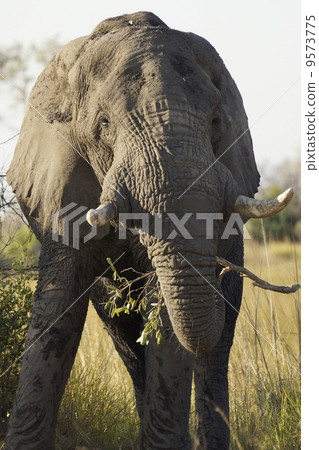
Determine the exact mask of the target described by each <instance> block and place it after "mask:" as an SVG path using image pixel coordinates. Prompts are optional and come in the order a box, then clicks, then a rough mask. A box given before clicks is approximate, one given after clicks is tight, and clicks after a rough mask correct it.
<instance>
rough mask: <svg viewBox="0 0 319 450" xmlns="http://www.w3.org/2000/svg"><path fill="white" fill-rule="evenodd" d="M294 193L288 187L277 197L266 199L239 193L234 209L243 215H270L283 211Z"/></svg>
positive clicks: (258, 216) (259, 216)
mask: <svg viewBox="0 0 319 450" xmlns="http://www.w3.org/2000/svg"><path fill="white" fill-rule="evenodd" d="M293 195H294V191H293V189H292V188H289V189H287V190H286V191H285V192H283V193H282V194H280V195H278V196H277V197H273V198H269V199H266V200H256V199H254V198H249V197H245V196H244V195H239V196H238V197H237V200H236V202H235V205H234V211H235V212H237V213H239V214H240V215H241V216H243V217H257V218H261V217H269V216H274V215H275V214H277V213H279V212H280V211H282V210H283V209H284V208H285V207H286V206H287V205H288V203H289V202H290V200H291V199H292V197H293Z"/></svg>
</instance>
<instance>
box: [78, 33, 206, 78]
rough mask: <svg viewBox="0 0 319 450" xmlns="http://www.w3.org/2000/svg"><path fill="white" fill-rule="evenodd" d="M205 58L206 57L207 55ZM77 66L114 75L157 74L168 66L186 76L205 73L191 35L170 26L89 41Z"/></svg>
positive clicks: (101, 74) (94, 73) (94, 74)
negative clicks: (196, 54)
mask: <svg viewBox="0 0 319 450" xmlns="http://www.w3.org/2000/svg"><path fill="white" fill-rule="evenodd" d="M204 59H205V58H204ZM77 66H78V69H80V70H81V69H82V71H83V69H84V70H85V69H87V76H90V75H91V76H92V77H94V78H99V77H101V78H105V76H109V77H111V78H112V79H113V78H114V79H116V78H119V77H121V78H123V77H127V78H128V79H129V80H130V81H136V78H137V77H139V76H141V75H143V76H144V77H150V78H152V77H154V75H156V73H157V72H158V71H161V72H162V73H163V72H165V69H167V71H168V72H170V75H172V74H173V73H174V72H175V73H177V74H178V75H179V76H182V77H187V76H190V75H192V74H193V73H194V72H197V73H196V76H197V77H198V76H199V75H202V76H203V75H205V76H206V78H209V74H208V73H206V74H205V70H203V67H200V63H199V61H198V60H197V59H196V56H195V54H194V53H193V50H192V45H191V40H190V38H189V37H188V36H187V35H186V34H185V33H182V32H179V31H176V30H170V29H158V28H152V27H151V28H145V29H143V28H142V29H139V28H137V29H134V30H131V29H130V28H129V29H124V30H123V29H122V30H119V31H118V32H116V33H110V34H107V35H104V36H102V37H101V38H100V39H98V40H97V41H96V42H94V41H93V42H89V43H88V45H87V47H86V51H85V52H84V53H83V54H82V56H81V57H80V59H79V61H78V65H77Z"/></svg>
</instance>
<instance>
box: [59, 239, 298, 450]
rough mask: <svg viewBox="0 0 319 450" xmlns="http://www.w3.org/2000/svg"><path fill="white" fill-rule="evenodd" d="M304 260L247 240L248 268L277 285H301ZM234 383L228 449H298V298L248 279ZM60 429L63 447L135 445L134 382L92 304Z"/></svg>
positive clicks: (280, 245) (285, 247) (277, 245)
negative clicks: (265, 289)
mask: <svg viewBox="0 0 319 450" xmlns="http://www.w3.org/2000/svg"><path fill="white" fill-rule="evenodd" d="M299 261H300V245H299V244H293V243H291V242H289V241H287V242H272V243H267V244H266V245H265V244H258V243H257V242H255V241H253V240H246V244H245V267H247V268H248V269H250V270H252V271H253V272H254V273H256V275H258V276H260V277H261V278H264V279H266V280H267V281H270V282H272V283H273V284H279V285H287V284H292V283H295V282H299V281H300V267H299ZM229 385H230V407H231V421H230V429H231V449H237V448H239V449H240V448H242V449H265V450H266V449H289V450H291V449H298V448H300V294H299V292H297V293H295V294H290V295H285V294H277V293H273V292H270V291H264V290H261V289H259V288H256V287H254V286H253V285H252V282H251V281H250V280H247V279H245V282H244V296H243V303H242V308H241V313H240V316H239V320H238V322H237V327H236V336H235V341H234V345H233V348H232V351H231V359H230V369H229ZM193 414H194V413H193ZM192 419H193V417H191V420H190V423H191V424H192V423H193V420H192ZM57 430H58V431H57V448H59V449H67V448H76V447H78V448H82V449H83V448H90V449H91V448H92V449H93V448H94V449H108V450H112V449H135V448H137V447H138V445H137V443H138V417H137V414H136V411H135V408H134V396H133V387H132V383H131V380H130V378H129V376H128V374H127V372H126V369H125V368H124V366H123V364H122V362H121V360H120V359H119V357H118V356H117V353H116V351H115V349H114V347H113V345H112V343H111V341H110V339H109V338H108V336H107V335H106V333H105V331H104V329H103V326H102V324H101V323H100V321H99V319H98V318H97V316H96V314H95V311H94V310H93V307H91V306H90V309H89V313H88V318H87V321H86V324H85V329H84V333H83V336H82V340H81V344H80V348H79V351H78V354H77V358H76V364H75V366H74V368H73V370H72V374H71V378H70V380H69V382H68V385H67V389H66V392H65V395H64V398H63V402H62V406H61V410H60V415H59V423H58V429H57Z"/></svg>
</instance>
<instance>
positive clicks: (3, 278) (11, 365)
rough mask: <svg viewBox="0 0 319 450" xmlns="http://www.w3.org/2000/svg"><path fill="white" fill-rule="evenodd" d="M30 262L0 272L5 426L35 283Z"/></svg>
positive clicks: (0, 395)
mask: <svg viewBox="0 0 319 450" xmlns="http://www.w3.org/2000/svg"><path fill="white" fill-rule="evenodd" d="M32 262H33V261H32V260H31V259H30V257H27V256H26V257H25V258H24V260H22V261H19V262H14V263H13V264H12V267H11V270H10V271H9V272H6V273H3V270H1V271H0V376H1V377H0V420H1V422H6V420H7V418H8V416H9V414H10V411H11V408H12V404H13V400H14V396H15V392H16V388H17V383H18V376H19V371H20V367H21V355H22V352H23V350H24V341H25V336H26V332H27V326H28V321H29V317H30V311H31V306H32V298H33V289H32V287H33V286H32V284H34V282H35V280H36V274H35V271H33V270H32V267H31V265H32Z"/></svg>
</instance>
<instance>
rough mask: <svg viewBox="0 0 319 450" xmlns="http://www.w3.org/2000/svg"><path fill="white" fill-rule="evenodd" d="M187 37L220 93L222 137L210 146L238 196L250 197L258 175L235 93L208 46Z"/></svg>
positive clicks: (249, 139)
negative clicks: (237, 190)
mask: <svg viewBox="0 0 319 450" xmlns="http://www.w3.org/2000/svg"><path fill="white" fill-rule="evenodd" d="M188 36H189V39H190V41H191V46H192V49H193V52H194V57H195V59H196V61H197V63H198V64H199V65H200V66H201V67H202V69H203V70H204V71H205V72H206V73H207V75H208V76H209V77H210V79H211V81H212V83H213V84H214V86H215V87H216V88H217V89H218V90H219V91H220V94H221V120H222V130H223V136H222V138H221V141H220V142H219V143H218V144H217V145H216V144H215V145H214V146H213V147H214V153H215V156H216V158H218V160H219V161H220V162H222V163H223V164H224V165H225V166H226V167H227V168H228V169H229V170H230V172H231V173H232V175H233V177H234V179H235V180H236V181H237V183H238V185H239V189H240V193H241V194H243V195H246V196H248V197H254V195H255V193H256V192H257V190H258V186H259V180H260V175H259V173H258V170H257V166H256V161H255V156H254V152H253V144H252V139H251V135H250V131H249V127H248V120H247V116H246V113H245V109H244V105H243V100H242V98H241V95H240V93H239V90H238V88H237V86H236V83H235V81H234V80H233V78H232V77H231V75H230V73H229V72H228V70H227V69H226V67H225V65H224V63H223V61H222V59H221V58H220V56H219V54H218V53H217V52H216V50H215V49H214V48H213V47H212V46H211V44H210V43H209V42H208V41H206V40H205V39H203V38H201V37H199V36H196V35H194V34H192V33H190V34H189V35H188Z"/></svg>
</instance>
